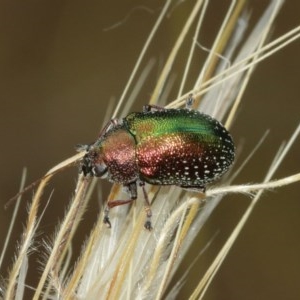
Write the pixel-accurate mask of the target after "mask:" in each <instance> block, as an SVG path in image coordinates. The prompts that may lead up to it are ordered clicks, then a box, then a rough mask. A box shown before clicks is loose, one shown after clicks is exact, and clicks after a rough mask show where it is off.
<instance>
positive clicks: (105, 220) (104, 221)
mask: <svg viewBox="0 0 300 300" xmlns="http://www.w3.org/2000/svg"><path fill="white" fill-rule="evenodd" d="M103 223H104V224H105V225H106V226H107V227H108V228H111V223H110V221H109V217H108V216H104V218H103Z"/></svg>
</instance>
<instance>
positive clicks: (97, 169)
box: [93, 164, 107, 177]
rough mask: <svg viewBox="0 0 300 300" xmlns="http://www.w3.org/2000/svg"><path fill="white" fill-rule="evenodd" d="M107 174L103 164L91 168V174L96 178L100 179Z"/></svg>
mask: <svg viewBox="0 0 300 300" xmlns="http://www.w3.org/2000/svg"><path fill="white" fill-rule="evenodd" d="M106 172H107V166H106V165H105V164H98V165H95V166H94V168H93V174H94V176H96V177H102V176H103V175H104V174H105V173H106Z"/></svg>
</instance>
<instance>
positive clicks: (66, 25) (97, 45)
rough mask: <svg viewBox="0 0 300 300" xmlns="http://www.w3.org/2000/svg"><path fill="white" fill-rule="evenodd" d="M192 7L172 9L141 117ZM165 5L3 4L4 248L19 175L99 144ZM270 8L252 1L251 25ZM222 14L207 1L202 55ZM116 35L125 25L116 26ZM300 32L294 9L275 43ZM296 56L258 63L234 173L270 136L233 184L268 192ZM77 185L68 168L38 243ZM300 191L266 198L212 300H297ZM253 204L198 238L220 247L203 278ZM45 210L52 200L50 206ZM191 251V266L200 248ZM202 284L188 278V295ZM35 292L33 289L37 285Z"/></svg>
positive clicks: (240, 206)
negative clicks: (81, 146) (264, 185)
mask: <svg viewBox="0 0 300 300" xmlns="http://www.w3.org/2000/svg"><path fill="white" fill-rule="evenodd" d="M188 2H189V1H186V2H185V3H182V4H181V5H179V6H178V7H176V8H175V9H174V11H173V13H172V14H173V15H172V18H170V20H169V21H168V22H166V24H165V25H164V26H163V27H162V29H161V31H160V35H159V38H158V40H157V43H156V44H155V45H153V46H152V47H151V49H150V55H149V58H151V57H152V58H155V59H156V60H157V63H156V66H155V67H154V69H153V72H152V73H151V76H150V79H149V80H147V84H145V86H144V87H143V89H142V91H141V93H140V96H139V102H137V103H135V104H134V109H135V110H140V109H141V107H142V105H143V104H145V103H147V102H148V99H149V98H150V95H151V92H152V89H153V87H154V84H155V81H156V79H157V75H158V72H159V70H160V66H161V65H160V62H161V61H164V59H165V58H166V56H167V53H168V52H169V50H170V48H171V46H172V43H173V42H174V39H175V37H176V35H177V34H178V30H179V29H180V24H181V22H182V20H183V19H184V18H185V17H186V14H187V12H188V9H187V8H188V7H189V5H190V4H189V3H188ZM163 3H164V1H151V2H149V1H145V0H134V1H127V0H126V1H116V0H113V1H85V2H82V1H33V0H29V1H21V0H19V1H16V0H11V1H1V2H0V105H1V106H0V136H1V155H0V167H1V175H0V176H1V180H0V185H1V186H0V247H1V246H2V244H3V241H4V237H5V235H6V232H7V228H8V224H9V221H10V219H11V216H12V208H10V209H8V210H4V204H5V203H6V201H7V200H8V199H9V198H10V197H11V196H13V195H14V194H15V193H16V192H17V191H18V188H19V183H20V177H21V172H22V168H23V167H24V166H26V167H28V178H27V182H28V183H29V182H31V181H33V180H35V179H37V178H39V177H40V176H41V175H43V174H44V173H45V172H46V171H47V170H48V169H49V168H51V167H52V166H54V165H55V164H56V163H58V162H60V161H62V160H63V159H65V158H67V157H70V156H72V155H73V154H74V153H75V151H74V146H75V145H76V144H78V143H89V142H92V141H93V140H94V139H95V137H96V136H97V134H98V132H99V130H100V128H101V127H102V125H103V123H104V121H105V120H107V119H105V112H106V111H107V107H108V105H109V104H110V105H112V107H115V105H116V104H115V103H116V99H118V98H119V97H120V95H121V93H122V91H123V88H124V86H125V83H126V82H127V79H128V77H129V75H130V72H131V71H132V68H133V65H134V63H135V61H136V59H137V56H138V54H139V53H140V51H141V48H142V46H143V44H144V42H145V40H146V37H147V34H148V32H149V31H150V29H151V28H152V26H153V24H154V21H155V20H156V18H157V15H158V13H159V10H160V9H161V7H162V5H163ZM266 3H267V1H249V5H248V6H249V9H250V10H253V12H252V13H253V14H254V16H255V14H259V12H260V11H262V9H263V8H264V7H265V5H266ZM220 5H221V3H220V1H211V4H210V9H209V11H208V15H207V18H206V22H205V26H204V28H205V31H203V33H202V35H201V39H200V42H201V44H202V45H205V46H206V47H208V48H209V47H210V45H211V42H212V41H213V38H214V36H215V33H216V30H217V29H218V26H219V25H220V22H221V20H222V19H223V17H224V12H225V8H226V7H228V5H229V1H222V6H220ZM146 8H147V9H146ZM125 17H127V18H125ZM124 18H125V19H124ZM121 20H123V22H122V24H119V23H118V22H119V21H121ZM116 24H119V25H120V26H117V27H111V26H113V25H116ZM299 24H300V2H297V1H286V3H285V5H284V6H283V8H282V10H281V13H280V15H279V16H278V18H277V21H276V24H275V27H274V32H273V35H272V39H273V38H275V37H278V36H280V35H282V34H284V33H285V32H287V31H288V30H290V29H292V28H294V27H295V26H298V25H299ZM106 29H109V30H106ZM199 51H200V50H199ZM299 54H300V41H299V40H298V41H296V42H294V43H293V44H292V45H289V46H288V47H286V48H285V49H284V50H281V51H280V52H279V53H276V54H275V55H274V56H272V57H270V58H268V59H267V60H265V61H264V62H262V63H260V64H259V66H258V67H257V69H256V71H255V73H254V76H253V77H252V79H251V81H250V84H249V86H248V88H247V90H246V93H245V95H244V98H243V103H242V105H241V107H240V109H239V112H238V115H237V118H236V120H235V124H234V126H233V128H232V134H233V136H234V138H235V140H236V142H237V143H242V144H243V149H242V152H241V154H240V157H239V160H240V161H238V162H237V163H238V164H240V163H241V162H242V161H243V159H244V158H245V157H246V156H247V155H248V154H249V152H250V151H251V149H252V148H253V147H254V146H255V145H256V144H257V142H258V140H259V139H260V138H261V136H262V135H263V133H264V132H265V131H266V130H267V129H270V130H271V132H270V134H269V136H268V138H267V140H266V141H265V143H264V144H263V146H262V147H261V149H260V150H259V152H258V153H257V154H256V155H255V157H254V158H253V159H252V161H251V162H250V163H249V164H248V165H247V167H246V168H245V169H244V171H243V172H242V173H241V174H240V176H239V177H238V178H237V179H236V181H235V183H246V182H260V181H262V180H263V177H264V175H265V173H266V171H267V169H268V166H269V165H270V164H271V161H272V159H273V157H274V155H275V154H276V151H277V149H278V147H279V146H280V144H281V142H282V141H283V140H287V139H288V138H289V137H290V135H291V134H292V132H293V131H294V129H295V128H296V126H297V125H298V123H299V120H300V104H299V97H300V85H299V78H300V58H299ZM174 96H175V95H174ZM169 100H173V98H171V99H169ZM120 116H121V115H120ZM299 153H300V140H299V138H298V140H297V142H296V144H295V145H294V146H293V148H292V150H291V151H290V153H289V155H288V156H287V158H286V160H285V161H284V163H283V164H282V166H281V167H280V169H279V170H278V172H276V176H275V177H276V178H281V177H284V176H287V175H291V174H294V173H297V172H299V170H300V154H299ZM76 176H77V168H76V167H74V168H71V169H69V170H66V171H64V172H63V173H61V174H58V175H57V176H56V178H55V179H54V181H53V183H52V184H51V185H50V186H49V192H50V191H51V190H52V189H53V188H55V191H54V196H53V198H52V200H51V201H50V204H49V206H48V208H47V210H46V212H45V216H44V218H43V222H42V226H41V230H40V232H39V233H40V235H41V236H43V234H45V233H46V232H47V231H48V230H49V231H50V232H52V231H53V229H54V228H55V226H56V224H57V222H58V221H59V220H61V218H62V216H63V214H64V211H65V209H66V207H67V203H68V201H69V200H70V199H71V195H72V190H73V189H74V184H75V180H76ZM109 186H110V185H109V184H108V183H105V182H104V184H103V190H104V191H105V192H106V191H107V190H108V188H109ZM299 188H300V184H299V183H298V184H293V185H291V186H288V187H284V188H281V189H278V190H276V191H270V192H267V193H265V194H264V196H263V197H262V199H261V201H260V202H259V204H258V206H257V207H256V210H255V212H254V214H253V215H252V217H251V218H250V220H249V222H248V223H247V226H246V227H245V229H244V230H243V232H242V234H241V235H240V237H239V239H238V240H237V242H236V244H235V246H234V247H233V249H232V250H231V251H230V253H229V255H228V257H227V259H226V260H225V262H224V263H223V265H222V267H221V269H220V271H219V272H218V274H217V276H216V278H215V279H214V281H213V283H212V285H211V287H210V288H209V291H208V293H207V296H206V299H299V297H300V285H299V279H300V257H299V253H300V234H299V228H300V192H299ZM31 195H32V192H29V193H28V195H26V196H25V197H24V201H23V204H22V207H21V211H20V213H19V217H18V222H17V224H16V226H15V229H14V231H13V234H12V237H11V243H10V246H9V250H8V255H7V256H6V259H5V263H4V265H3V266H2V268H1V276H3V277H5V276H6V274H7V270H8V267H9V266H10V264H11V263H12V259H13V255H12V254H13V253H14V251H15V249H16V245H17V241H18V239H19V238H20V235H21V232H22V228H23V226H24V224H25V222H26V200H27V201H28V200H29V199H30V196H31ZM248 203H249V199H247V198H246V197H244V196H235V197H233V196H230V197H226V198H225V199H224V200H223V201H222V203H221V205H220V206H219V207H218V208H217V209H216V211H215V213H214V214H213V216H212V217H211V218H210V221H209V222H208V224H207V225H206V226H205V230H204V231H202V232H201V234H200V235H201V237H200V239H201V238H202V237H203V239H204V238H207V237H208V239H209V236H211V233H212V234H213V233H214V232H216V231H218V230H219V231H220V232H219V234H218V236H217V238H216V239H215V240H214V243H215V246H216V247H212V250H210V251H209V252H208V253H206V258H205V259H201V260H200V261H199V262H198V263H197V265H196V266H195V268H194V269H195V270H194V271H195V272H196V273H198V272H202V271H203V270H205V269H206V268H207V266H208V265H209V262H210V259H211V258H213V257H214V255H215V254H216V251H217V249H218V247H220V246H221V245H222V244H223V243H224V241H225V239H226V236H228V234H229V233H230V232H231V230H232V229H233V228H234V226H235V224H236V223H237V221H238V220H239V218H240V216H241V214H242V212H243V211H244V209H245V208H246V206H247V204H248ZM45 204H46V197H45V201H44V202H42V205H45ZM98 210H99V208H98V204H97V203H96V201H95V203H90V206H89V209H88V211H87V212H86V214H85V216H84V220H83V221H82V226H81V227H80V229H79V233H78V235H79V236H81V237H84V236H86V235H87V234H88V231H87V229H86V228H85V227H84V226H87V228H90V226H92V224H93V222H94V220H95V218H96V216H97V213H98ZM208 232H209V233H210V234H208ZM0 249H1V248H0ZM193 249H194V252H192V253H193V254H192V256H193V255H196V253H197V249H198V248H197V246H196V247H193ZM214 249H215V250H214ZM200 250H201V245H199V251H200ZM214 251H215V252H214ZM32 259H33V260H36V258H32ZM33 263H34V262H33ZM185 263H186V265H187V264H188V262H186V261H185ZM184 268H185V265H184V264H183V266H182V270H183V269H184ZM32 275H33V277H34V275H36V274H32ZM195 282H196V281H195ZM195 282H193V279H190V287H189V288H190V289H191V288H192V287H193V284H195ZM29 284H34V279H32V282H30V281H29ZM182 297H184V293H182V294H181V298H182ZM182 299H183V298H182Z"/></svg>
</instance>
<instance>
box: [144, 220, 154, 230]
mask: <svg viewBox="0 0 300 300" xmlns="http://www.w3.org/2000/svg"><path fill="white" fill-rule="evenodd" d="M144 227H145V229H147V230H149V231H151V230H152V229H153V227H152V225H151V221H149V220H147V221H146V222H145V224H144Z"/></svg>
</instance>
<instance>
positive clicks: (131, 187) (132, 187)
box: [103, 182, 137, 228]
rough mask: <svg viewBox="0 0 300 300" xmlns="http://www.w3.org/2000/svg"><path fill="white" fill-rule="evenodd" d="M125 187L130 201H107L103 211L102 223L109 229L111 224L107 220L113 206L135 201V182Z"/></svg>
mask: <svg viewBox="0 0 300 300" xmlns="http://www.w3.org/2000/svg"><path fill="white" fill-rule="evenodd" d="M126 187H127V188H128V191H129V193H130V199H127V200H112V201H108V202H107V205H106V207H105V209H104V218H103V223H104V224H105V225H106V226H107V227H109V228H111V223H110V220H109V216H108V215H109V210H110V209H111V208H113V207H115V206H120V205H124V204H128V203H131V202H133V201H134V200H136V198H137V186H136V182H132V183H129V184H128V185H126Z"/></svg>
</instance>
